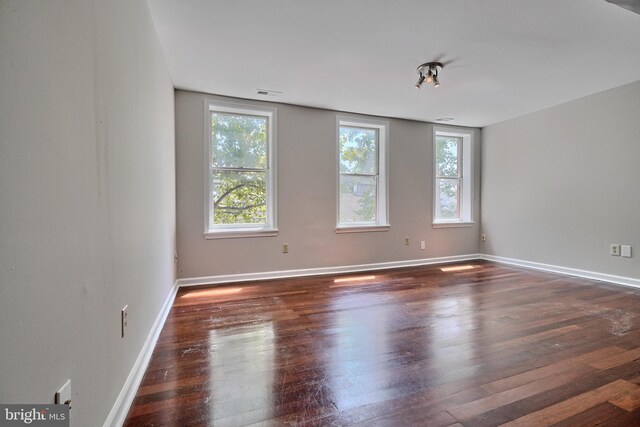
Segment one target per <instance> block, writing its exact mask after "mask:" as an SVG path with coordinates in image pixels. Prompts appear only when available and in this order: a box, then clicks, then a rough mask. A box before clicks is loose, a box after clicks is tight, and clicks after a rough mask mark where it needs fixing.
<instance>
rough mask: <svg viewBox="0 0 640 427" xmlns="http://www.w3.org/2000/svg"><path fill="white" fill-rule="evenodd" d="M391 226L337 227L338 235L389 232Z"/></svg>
mask: <svg viewBox="0 0 640 427" xmlns="http://www.w3.org/2000/svg"><path fill="white" fill-rule="evenodd" d="M390 228H391V226H390V225H389V224H382V225H352V226H349V227H346V226H342V227H336V233H337V234H344V233H368V232H370V231H389V229H390Z"/></svg>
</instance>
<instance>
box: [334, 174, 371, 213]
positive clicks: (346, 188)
mask: <svg viewBox="0 0 640 427" xmlns="http://www.w3.org/2000/svg"><path fill="white" fill-rule="evenodd" d="M377 190H378V183H377V178H376V177H368V176H349V175H341V176H340V223H357V222H375V221H376V208H377V206H376V205H377V200H376V197H377V192H378V191H377Z"/></svg>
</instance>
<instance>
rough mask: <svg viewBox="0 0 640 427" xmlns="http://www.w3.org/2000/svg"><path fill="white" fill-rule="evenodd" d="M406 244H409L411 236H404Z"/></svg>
mask: <svg viewBox="0 0 640 427" xmlns="http://www.w3.org/2000/svg"><path fill="white" fill-rule="evenodd" d="M404 244H405V245H407V246H408V245H409V236H407V237H405V238H404Z"/></svg>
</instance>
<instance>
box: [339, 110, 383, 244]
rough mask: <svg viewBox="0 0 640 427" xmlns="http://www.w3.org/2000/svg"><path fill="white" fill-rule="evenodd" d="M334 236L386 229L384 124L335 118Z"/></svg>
mask: <svg viewBox="0 0 640 427" xmlns="http://www.w3.org/2000/svg"><path fill="white" fill-rule="evenodd" d="M337 121H338V123H337V128H338V132H337V133H338V135H337V140H338V185H337V187H338V213H337V216H338V221H337V222H338V224H337V228H336V231H337V232H354V231H383V230H388V229H389V223H388V208H387V143H388V140H389V138H388V123H387V122H382V121H377V120H375V121H374V120H363V119H357V121H356V120H351V119H349V118H345V117H338V119H337Z"/></svg>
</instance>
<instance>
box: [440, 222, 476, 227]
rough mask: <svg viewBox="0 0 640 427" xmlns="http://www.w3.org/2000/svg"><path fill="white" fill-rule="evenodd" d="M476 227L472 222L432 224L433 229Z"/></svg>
mask: <svg viewBox="0 0 640 427" xmlns="http://www.w3.org/2000/svg"><path fill="white" fill-rule="evenodd" d="M474 225H476V223H475V222H474V221H450V222H434V223H433V224H432V226H433V228H464V227H473V226H474Z"/></svg>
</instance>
